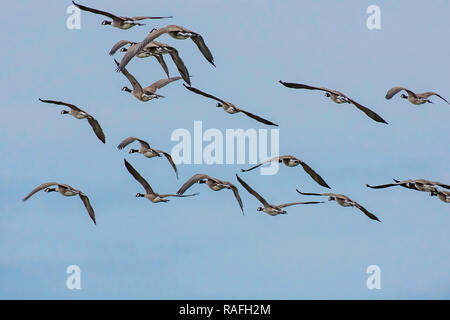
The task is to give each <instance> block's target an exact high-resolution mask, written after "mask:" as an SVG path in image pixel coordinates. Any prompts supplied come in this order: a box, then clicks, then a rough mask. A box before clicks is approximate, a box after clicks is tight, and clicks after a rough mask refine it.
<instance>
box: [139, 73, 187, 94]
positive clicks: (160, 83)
mask: <svg viewBox="0 0 450 320" xmlns="http://www.w3.org/2000/svg"><path fill="white" fill-rule="evenodd" d="M180 79H181V77H172V78H166V79H161V80H158V81H156V82H154V83H152V84H151V85H149V86H148V87H145V88H144V91H145V92H147V91H150V92H152V93H154V92H156V90H157V89H161V88H162V87H164V86H166V85H168V84H169V83H171V82H173V81H177V80H180Z"/></svg>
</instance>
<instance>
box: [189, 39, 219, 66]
mask: <svg viewBox="0 0 450 320" xmlns="http://www.w3.org/2000/svg"><path fill="white" fill-rule="evenodd" d="M191 39H192V41H194V43H195V44H196V45H197V47H198V49H199V50H200V52H201V53H202V54H203V56H204V57H205V58H206V60H208V61H209V63H211V64H212V65H213V66H214V67H215V66H216V65H215V64H214V58H213V56H212V53H211V51H210V50H209V48H208V47H207V46H206V44H205V41H204V40H203V37H202V36H201V35H199V34H195V35H193V36H192V37H191Z"/></svg>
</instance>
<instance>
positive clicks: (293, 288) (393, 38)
mask: <svg viewBox="0 0 450 320" xmlns="http://www.w3.org/2000/svg"><path fill="white" fill-rule="evenodd" d="M80 3H82V4H85V5H88V6H92V7H96V8H100V9H103V10H107V11H110V12H113V13H117V14H121V15H128V16H132V15H147V14H148V15H173V16H174V18H173V19H170V20H160V21H156V20H155V21H151V20H148V21H147V22H146V23H147V25H146V26H144V27H139V28H138V27H135V28H132V29H130V30H127V31H123V30H119V29H115V28H111V27H105V26H101V25H100V22H101V21H102V20H103V19H104V18H103V17H101V16H96V15H92V14H88V13H82V16H81V19H82V20H81V29H80V30H68V29H67V28H66V19H67V17H68V14H66V8H67V6H68V5H70V1H39V3H37V2H35V1H15V2H14V1H13V2H8V3H6V4H4V6H3V7H4V11H5V12H8V15H6V16H5V17H4V25H6V26H8V27H7V29H2V31H1V33H2V39H3V50H1V53H0V55H1V57H2V60H3V61H4V64H3V68H2V69H3V70H2V72H1V74H0V81H1V85H0V86H1V88H2V103H1V108H2V109H1V110H2V117H0V135H1V136H2V137H3V138H2V139H1V141H0V154H1V155H2V156H1V164H2V166H1V167H0V190H1V192H0V213H1V214H0V298H3V299H11V298H13V299H16V298H19V299H21V298H37V299H49V298H59V299H82V298H84V299H106V298H111V299H119V298H120V299H130V298H133V299H184V298H186V299H247V298H248V299H317V298H318V299H336V298H339V299H379V298H385V299H395V298H400V299H418V298H420V299H434V298H444V299H448V298H450V291H449V290H450V289H449V288H450V273H449V272H448V270H449V269H450V247H449V243H450V234H449V232H448V230H449V227H450V215H449V213H450V212H449V210H450V208H449V205H448V204H445V203H443V202H441V201H439V200H438V199H437V198H431V197H430V196H428V195H427V194H425V193H419V192H414V191H411V190H407V189H403V188H392V189H384V190H372V189H368V188H366V187H365V184H366V183H371V184H382V183H388V182H390V181H391V179H392V178H397V179H408V178H426V179H430V180H439V181H442V182H447V183H449V182H450V171H449V170H448V169H449V161H448V157H449V150H450V148H449V147H450V141H449V140H448V139H447V136H446V134H447V133H448V121H447V120H446V119H448V118H449V116H450V107H449V106H448V105H447V104H445V103H444V102H442V101H440V100H439V99H437V98H433V99H432V100H434V101H435V104H433V105H431V104H428V105H424V106H422V107H415V106H413V105H411V104H409V103H407V102H406V101H405V100H403V99H400V98H399V97H398V96H397V97H395V98H394V99H392V100H391V101H387V100H385V99H384V95H385V93H386V91H387V90H388V89H389V88H390V87H392V86H396V85H400V86H405V87H407V88H410V89H411V90H417V91H418V92H424V91H429V90H434V91H437V92H439V93H441V94H442V95H443V96H444V97H446V98H450V91H449V89H448V85H447V82H448V75H449V74H450V66H449V65H448V64H447V63H445V62H446V61H447V58H448V56H449V54H450V46H449V44H448V43H447V42H446V41H445V39H446V37H447V32H448V30H449V28H450V21H449V20H448V14H447V13H448V11H449V9H450V4H449V3H448V1H444V0H440V1H438V0H436V1H433V2H432V3H429V2H427V3H425V2H423V1H416V0H414V1H406V0H402V1H361V0H358V1H356V0H354V1H350V0H347V1H331V0H330V1H282V2H281V3H279V2H274V1H265V0H261V1H227V2H224V1H218V0H217V1H216V0H208V1H206V0H204V1H203V0H193V1H191V2H190V3H189V5H186V2H183V1H178V0H173V1H165V2H152V3H149V2H148V1H140V0H133V1H128V2H126V3H119V2H117V3H114V4H112V3H111V2H110V1H105V0H103V1H89V2H88V1H81V0H80ZM372 4H378V5H379V6H380V8H381V19H382V22H381V25H382V29H381V30H372V31H371V30H368V29H367V27H366V19H367V17H368V15H367V14H366V8H367V7H368V6H369V5H372ZM166 24H178V25H182V26H185V27H187V28H189V29H191V30H194V31H196V32H198V33H200V34H202V35H203V37H204V39H205V42H206V44H207V45H208V47H209V48H210V49H211V51H212V53H213V55H214V59H215V63H216V65H217V68H214V67H212V66H211V65H210V64H209V63H208V62H207V61H206V60H205V59H204V58H203V56H202V55H201V53H200V52H199V51H198V49H197V47H196V46H195V44H194V43H193V42H192V41H190V40H185V41H178V40H175V39H172V38H170V37H169V36H167V35H165V36H162V37H161V38H160V39H159V40H160V41H161V42H166V43H169V44H171V45H172V46H174V47H176V48H177V49H178V51H179V52H180V55H181V57H182V59H183V60H184V62H185V64H186V66H187V68H188V69H189V71H190V73H191V75H192V76H193V77H192V85H193V86H195V87H197V88H199V89H201V90H204V91H206V92H210V93H212V94H215V95H217V96H219V97H221V98H223V99H226V100H228V101H232V102H233V103H234V104H236V105H237V106H239V107H241V108H243V109H245V110H248V111H250V112H253V113H256V114H258V115H260V116H263V117H266V118H268V119H270V120H272V121H273V122H275V123H278V124H279V125H280V152H281V153H282V154H293V155H296V156H297V157H299V158H300V159H302V160H303V161H305V162H307V163H308V164H309V165H310V166H311V167H313V168H314V169H316V170H317V171H318V172H319V173H320V174H321V175H322V177H324V179H325V180H326V181H327V182H328V184H329V185H330V186H331V187H332V188H333V189H332V191H333V192H336V193H343V194H346V195H348V196H350V197H351V198H352V199H354V200H356V201H358V202H360V203H361V204H362V205H363V206H365V207H366V208H367V209H369V210H370V211H371V212H373V213H374V214H376V215H377V216H378V217H379V218H380V219H381V220H382V223H377V222H374V221H371V220H369V219H367V218H366V217H365V216H364V215H363V214H361V213H360V212H359V211H358V210H356V209H352V208H343V207H339V206H338V205H337V204H336V203H334V202H327V203H326V204H322V205H317V206H296V207H291V208H289V214H288V215H286V216H276V217H271V216H268V215H260V214H257V212H256V208H257V207H258V206H259V203H258V202H257V200H256V199H255V198H253V197H252V196H250V195H249V194H248V193H247V192H246V191H245V190H244V189H243V188H240V193H241V196H242V198H243V202H244V210H245V217H243V216H242V215H241V213H240V210H239V208H238V206H237V204H236V201H235V199H234V198H233V195H232V193H231V192H227V191H221V192H213V191H211V190H209V189H208V188H206V187H205V186H204V185H195V186H193V187H192V191H193V192H194V191H198V192H200V195H199V196H197V197H195V198H186V199H173V200H172V201H170V202H169V203H167V204H153V203H150V202H148V201H147V200H145V199H141V198H135V194H136V193H137V192H142V191H143V190H142V188H141V186H140V185H138V184H137V182H136V181H135V180H134V179H133V178H132V177H131V176H130V175H129V173H128V172H127V171H126V169H125V168H124V165H123V159H124V157H125V158H127V159H128V161H130V163H132V165H133V166H134V167H135V168H136V169H137V170H138V171H139V172H141V174H142V175H143V176H144V177H145V178H146V179H147V180H148V181H149V183H150V184H151V185H152V186H153V187H154V189H155V190H156V191H157V192H160V193H172V192H175V191H176V190H178V188H179V186H180V185H181V184H182V183H183V181H184V180H186V179H188V178H189V177H190V176H191V175H193V174H195V173H199V172H201V173H206V174H209V175H211V176H215V177H218V178H222V179H225V180H229V181H231V182H233V183H236V184H237V181H236V179H235V173H237V172H239V171H240V168H243V167H247V165H245V166H242V165H220V166H219V165H179V166H178V168H179V172H180V180H179V181H177V180H176V179H175V175H174V174H173V172H172V170H171V168H170V167H169V165H168V163H167V161H165V160H159V159H146V158H144V157H142V156H140V155H136V154H133V155H129V154H128V153H127V151H126V150H122V151H119V150H117V149H116V146H117V144H118V143H119V142H120V141H121V140H122V139H123V138H126V137H128V136H131V135H133V136H137V137H140V138H143V139H145V140H147V141H149V142H150V144H151V145H152V146H154V147H156V148H161V149H163V150H168V151H170V150H171V148H172V147H173V146H174V145H175V142H172V141H170V135H171V133H172V132H173V131H174V130H175V129H178V128H185V129H188V130H190V131H192V129H193V125H194V121H195V120H202V121H203V127H204V128H217V129H220V130H222V132H225V129H227V128H232V129H233V128H266V127H265V126H264V125H261V126H259V124H258V123H257V122H255V121H254V120H252V119H250V118H247V117H245V116H244V115H239V114H238V115H234V116H231V115H228V114H226V113H224V112H223V111H221V110H219V109H217V108H214V107H213V106H214V104H215V103H214V102H213V101H211V100H208V99H206V98H202V97H200V96H197V95H194V94H193V93H191V92H189V91H187V90H186V89H185V88H183V86H182V85H181V82H175V83H172V84H170V85H168V86H167V87H165V88H163V89H162V90H161V91H160V92H159V93H160V94H162V95H164V96H166V98H165V99H159V100H154V101H150V102H147V103H143V102H140V101H138V100H136V99H135V98H134V97H133V96H131V95H130V94H128V93H126V92H122V91H121V88H122V87H123V86H124V85H129V84H128V82H127V80H126V79H125V77H124V76H123V75H121V74H119V73H116V72H114V68H115V65H114V62H113V59H112V58H111V57H110V56H109V55H108V52H109V50H110V48H111V46H112V45H113V44H114V43H115V42H116V41H118V40H122V39H128V40H134V41H139V40H141V39H143V38H144V37H145V35H146V34H147V32H148V31H149V30H150V29H151V28H153V27H162V26H165V25H166ZM8 28H9V29H8ZM118 56H119V55H118ZM119 57H120V56H119ZM166 61H167V64H168V66H169V69H170V72H171V74H173V75H176V74H177V71H176V68H175V66H174V65H173V63H172V61H171V60H170V58H166ZM127 68H128V70H129V71H130V72H131V73H132V74H134V75H135V76H136V78H137V79H138V80H139V81H140V82H142V84H145V85H148V84H150V83H152V82H154V81H156V80H158V79H160V78H163V77H165V75H164V72H163V71H162V69H161V67H160V66H159V65H158V64H157V63H156V61H155V59H153V58H148V59H145V60H142V59H133V60H132V61H131V62H130V64H129V65H128V66H127ZM278 80H283V81H291V82H300V83H307V84H311V85H317V86H325V87H328V88H330V89H337V90H340V91H342V92H344V93H346V94H347V95H349V96H350V97H352V98H354V99H355V100H357V101H359V102H361V103H362V104H364V105H365V106H367V107H369V108H371V109H373V110H374V111H376V112H377V113H379V114H380V115H381V116H382V117H383V118H384V119H386V120H387V121H388V122H389V125H387V126H386V125H383V124H379V123H376V122H374V121H372V120H371V119H369V118H367V117H366V116H365V115H364V114H363V113H362V112H360V111H358V110H357V109H355V108H354V107H352V106H348V105H343V106H342V105H336V104H334V103H332V102H331V101H329V100H328V99H325V97H323V94H322V93H319V92H309V91H300V90H292V89H288V88H285V87H283V86H281V85H280V84H279V83H278ZM38 98H46V99H55V100H63V101H67V102H71V103H74V104H76V105H78V106H79V107H81V108H83V109H84V110H86V111H87V112H89V113H90V114H92V115H93V116H94V117H96V118H97V119H98V120H99V122H100V124H101V125H102V127H103V130H104V131H105V135H106V141H107V143H106V145H103V144H102V143H100V142H99V141H98V140H97V138H96V137H95V135H94V134H93V132H92V130H91V129H90V127H89V126H88V124H87V123H86V121H78V120H76V119H74V118H72V117H68V116H62V115H61V114H60V111H61V108H59V107H57V106H53V105H47V104H43V103H40V102H39V101H38ZM60 130H65V131H66V132H67V137H62V136H61V135H59V133H58V132H59V131H60ZM240 176H241V177H242V178H243V179H244V180H245V181H246V182H247V183H248V184H250V185H251V186H253V187H254V188H255V189H256V190H257V191H258V192H259V193H261V194H262V195H263V196H264V197H266V199H267V200H268V201H269V202H271V203H284V202H291V201H307V200H310V199H311V198H310V197H303V196H300V195H298V194H297V193H296V192H295V189H296V188H300V189H301V190H304V191H307V192H327V191H326V190H325V189H323V188H322V187H320V186H319V185H317V184H315V183H314V181H312V180H311V179H310V178H309V177H308V176H307V175H306V174H305V173H304V172H303V171H302V170H301V169H300V168H298V167H297V168H287V167H284V166H283V167H281V168H280V171H279V173H278V174H277V175H275V176H261V175H259V173H258V172H257V171H253V172H248V173H242V174H240ZM53 180H56V181H59V182H62V183H67V184H70V185H72V186H73V187H75V188H79V189H81V190H83V191H84V192H85V193H86V194H87V195H88V196H89V197H90V200H91V203H92V205H93V207H94V209H95V211H96V216H97V222H98V223H97V226H94V225H93V224H92V223H91V221H90V220H89V217H88V215H87V213H86V212H85V210H84V208H83V206H82V203H81V201H80V200H79V199H77V198H65V197H62V196H60V195H58V194H45V193H43V192H41V193H38V194H36V195H35V196H33V198H31V199H30V200H29V201H28V202H26V203H22V202H21V199H22V198H23V197H24V196H25V195H26V194H27V193H28V192H29V191H31V190H32V189H33V188H34V187H35V186H37V185H39V184H40V183H42V182H46V181H53ZM72 264H76V265H79V266H80V268H81V272H82V275H81V277H82V280H81V281H82V284H81V285H82V289H81V290H72V291H71V290H68V289H67V288H66V278H67V276H68V275H67V274H66V273H65V271H66V268H67V266H69V265H72ZM373 264H375V265H378V266H379V267H380V268H381V286H382V288H381V289H380V290H368V289H367V288H366V279H367V277H368V275H367V274H366V268H367V267H368V266H369V265H373Z"/></svg>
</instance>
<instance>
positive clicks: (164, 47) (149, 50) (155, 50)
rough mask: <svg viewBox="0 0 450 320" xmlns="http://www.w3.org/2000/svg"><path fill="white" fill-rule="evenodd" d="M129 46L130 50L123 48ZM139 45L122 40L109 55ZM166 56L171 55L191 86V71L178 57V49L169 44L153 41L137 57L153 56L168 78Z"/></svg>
mask: <svg viewBox="0 0 450 320" xmlns="http://www.w3.org/2000/svg"><path fill="white" fill-rule="evenodd" d="M127 44H129V45H130V47H129V48H122V47H123V46H125V45H127ZM137 45H138V43H136V42H132V41H128V40H120V41H118V42H117V43H116V44H115V45H114V46H113V47H112V48H111V50H110V51H109V55H111V56H112V55H114V54H115V53H116V52H117V50H119V48H121V49H120V52H127V51H128V50H130V48H132V47H134V46H137ZM164 54H170V56H171V58H172V60H173V62H174V63H175V65H176V67H177V69H178V72H179V73H180V75H181V76H182V77H183V80H184V81H186V83H188V84H189V85H191V80H190V76H189V71H188V70H187V68H186V66H185V65H184V62H183V60H181V58H180V56H179V55H178V51H177V49H175V48H174V47H171V46H169V45H168V44H165V43H162V42H158V41H152V42H150V43H149V44H147V45H146V46H145V47H144V48H143V49H142V50H141V51H140V52H139V53H138V54H137V55H136V57H138V58H147V57H150V56H153V57H155V58H156V60H158V62H159V64H160V65H161V67H162V68H163V69H164V72H165V73H166V74H167V77H170V76H169V69H168V68H167V65H166V62H165V61H164V58H163V55H164Z"/></svg>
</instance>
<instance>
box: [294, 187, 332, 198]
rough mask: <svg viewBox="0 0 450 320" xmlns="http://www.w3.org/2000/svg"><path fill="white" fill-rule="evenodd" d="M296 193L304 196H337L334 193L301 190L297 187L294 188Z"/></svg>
mask: <svg viewBox="0 0 450 320" xmlns="http://www.w3.org/2000/svg"><path fill="white" fill-rule="evenodd" d="M295 190H296V191H297V192H298V193H300V194H302V195H304V196H327V197H336V196H338V195H337V194H335V193H311V192H301V191H300V190H298V189H295Z"/></svg>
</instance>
